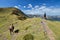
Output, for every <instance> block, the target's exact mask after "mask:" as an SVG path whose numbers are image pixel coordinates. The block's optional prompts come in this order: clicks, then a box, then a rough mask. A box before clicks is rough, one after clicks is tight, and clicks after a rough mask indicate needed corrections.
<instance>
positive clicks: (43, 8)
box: [23, 6, 60, 15]
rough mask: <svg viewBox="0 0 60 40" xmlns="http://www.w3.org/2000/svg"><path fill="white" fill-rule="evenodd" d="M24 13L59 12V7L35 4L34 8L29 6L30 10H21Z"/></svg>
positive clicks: (53, 13)
mask: <svg viewBox="0 0 60 40" xmlns="http://www.w3.org/2000/svg"><path fill="white" fill-rule="evenodd" d="M23 11H24V12H25V13H26V14H44V12H46V13H47V14H50V15H51V14H52V15H55V14H60V8H54V7H53V8H51V7H46V6H35V7H34V8H31V9H30V10H23Z"/></svg>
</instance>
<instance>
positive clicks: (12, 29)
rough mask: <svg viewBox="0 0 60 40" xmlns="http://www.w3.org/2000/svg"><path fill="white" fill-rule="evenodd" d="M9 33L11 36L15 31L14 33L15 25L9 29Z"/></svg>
mask: <svg viewBox="0 0 60 40" xmlns="http://www.w3.org/2000/svg"><path fill="white" fill-rule="evenodd" d="M9 31H10V34H12V33H13V31H14V25H13V24H12V25H11V26H10V27H9Z"/></svg>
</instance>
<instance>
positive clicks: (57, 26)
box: [47, 21, 60, 40]
mask: <svg viewBox="0 0 60 40" xmlns="http://www.w3.org/2000/svg"><path fill="white" fill-rule="evenodd" d="M47 24H48V26H49V28H50V29H51V30H52V31H53V33H54V35H55V38H56V40H60V22H59V21H47Z"/></svg>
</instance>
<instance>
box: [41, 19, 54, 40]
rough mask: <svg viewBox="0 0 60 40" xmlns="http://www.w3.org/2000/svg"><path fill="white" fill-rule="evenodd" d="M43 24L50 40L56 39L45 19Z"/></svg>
mask: <svg viewBox="0 0 60 40" xmlns="http://www.w3.org/2000/svg"><path fill="white" fill-rule="evenodd" d="M41 24H42V26H43V29H44V33H45V35H47V36H48V38H49V39H50V40H55V38H54V34H53V32H52V30H50V28H49V27H48V26H47V24H46V21H45V20H44V19H43V20H42V21H41Z"/></svg>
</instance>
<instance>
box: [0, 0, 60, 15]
mask: <svg viewBox="0 0 60 40" xmlns="http://www.w3.org/2000/svg"><path fill="white" fill-rule="evenodd" d="M0 7H16V8H18V9H21V10H22V11H23V12H24V13H26V14H43V13H44V12H46V13H47V14H49V15H60V0H0Z"/></svg>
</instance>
